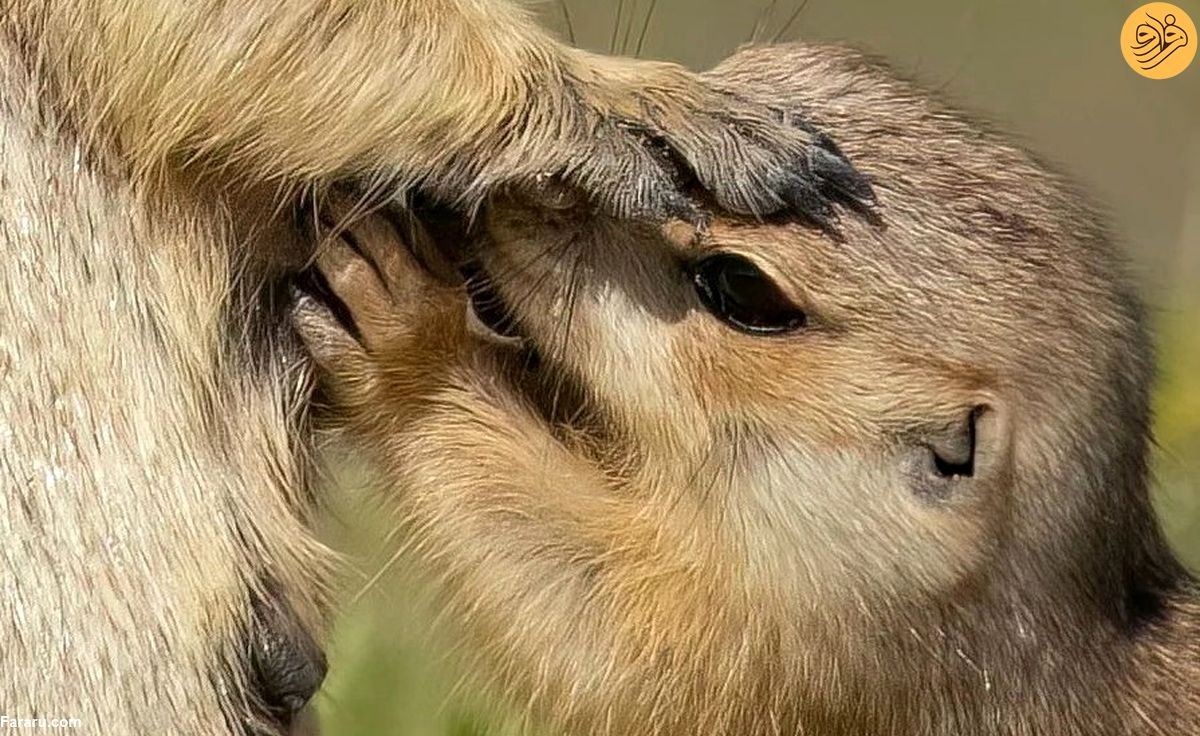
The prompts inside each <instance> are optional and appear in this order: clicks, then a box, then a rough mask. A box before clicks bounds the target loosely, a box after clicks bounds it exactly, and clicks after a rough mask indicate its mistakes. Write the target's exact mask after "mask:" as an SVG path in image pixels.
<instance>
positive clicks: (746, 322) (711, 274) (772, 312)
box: [692, 253, 805, 334]
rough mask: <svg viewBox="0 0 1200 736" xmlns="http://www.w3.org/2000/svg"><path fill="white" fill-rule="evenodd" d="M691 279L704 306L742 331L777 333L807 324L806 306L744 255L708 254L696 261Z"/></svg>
mask: <svg viewBox="0 0 1200 736" xmlns="http://www.w3.org/2000/svg"><path fill="white" fill-rule="evenodd" d="M692 280H693V282H694V283H695V286H696V294H697V295H698V296H699V297H700V302H701V303H702V304H703V305H704V308H705V309H707V310H708V311H709V312H711V313H712V314H713V315H714V316H715V317H717V318H718V319H720V320H721V321H722V322H724V323H725V324H727V325H729V326H731V327H733V328H735V329H738V330H741V331H742V332H749V333H754V334H775V333H781V332H790V331H792V330H796V329H799V328H801V327H803V326H804V323H805V316H804V312H803V310H801V309H800V307H798V306H796V305H795V304H794V303H792V301H791V300H790V299H788V298H787V295H785V294H784V293H783V292H782V291H781V290H780V289H779V287H778V286H776V285H775V282H774V281H772V280H771V279H770V278H769V277H768V276H767V275H766V274H764V273H763V272H762V271H760V270H759V269H758V267H757V266H755V265H754V264H753V263H751V262H750V261H748V260H746V259H745V258H743V257H741V256H736V255H732V254H728V253H721V254H718V255H713V256H708V257H707V258H704V259H702V260H700V261H698V262H696V263H695V264H693V266H692Z"/></svg>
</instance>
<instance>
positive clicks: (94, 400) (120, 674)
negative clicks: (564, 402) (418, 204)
mask: <svg viewBox="0 0 1200 736" xmlns="http://www.w3.org/2000/svg"><path fill="white" fill-rule="evenodd" d="M733 121H736V122H737V127H736V128H735V127H733V126H732V125H731V122H733ZM0 154H2V155H0V248H2V250H3V253H4V255H3V261H2V262H0V286H2V287H3V293H2V294H0V324H3V325H4V328H3V335H2V336H0V377H2V379H3V380H2V381H0V511H2V512H3V513H2V514H0V516H2V518H3V522H0V523H2V524H3V525H4V527H3V539H2V540H0V560H2V561H3V570H4V571H3V572H2V573H0V576H2V580H3V583H4V584H3V586H2V588H0V589H2V590H3V593H4V595H3V600H2V602H0V613H2V614H3V615H2V616H0V648H2V649H3V651H4V655H5V670H4V673H3V674H0V707H3V708H4V709H5V713H6V714H8V715H10V716H12V717H15V718H32V717H37V716H43V715H44V716H54V715H63V716H70V717H78V718H81V719H82V720H83V721H84V722H85V724H86V726H87V727H88V728H91V729H96V730H103V731H104V732H106V733H115V734H127V733H176V734H201V733H203V734H212V733H214V732H221V731H223V730H230V731H241V730H244V729H247V728H249V729H251V730H264V731H271V732H274V731H276V730H277V729H278V728H279V727H280V726H279V723H277V722H276V719H272V718H269V717H268V711H270V706H271V704H270V703H260V702H257V701H258V700H259V699H260V695H262V694H263V692H264V691H263V690H262V689H261V688H256V687H247V678H248V676H247V675H246V672H247V669H248V664H247V660H248V659H253V658H255V657H256V656H257V655H256V654H255V652H258V654H264V652H262V651H261V649H260V648H257V647H260V645H262V644H263V642H264V641H265V642H273V641H276V638H274V637H275V635H276V634H277V633H278V632H273V633H271V635H270V636H266V637H258V635H257V634H256V633H255V632H260V630H261V627H262V626H263V625H264V624H263V622H262V621H259V620H258V618H257V616H258V614H256V613H253V612H254V611H268V612H271V613H270V615H267V616H266V618H264V619H263V621H267V622H269V621H272V620H291V619H293V618H294V619H296V620H297V621H299V622H300V623H301V624H302V626H307V627H309V628H313V627H316V626H318V624H317V622H318V621H319V619H320V615H319V613H318V609H319V607H320V606H319V605H318V603H319V601H318V600H317V599H318V598H319V595H318V592H319V585H320V583H319V581H320V579H321V577H322V570H323V568H324V566H325V562H324V557H325V555H324V554H323V553H322V552H321V551H320V550H318V549H316V547H315V545H314V544H313V543H312V541H311V540H310V539H309V538H308V536H307V533H306V526H307V525H306V518H307V515H308V513H309V506H310V505H311V499H310V498H309V491H308V489H307V485H306V478H305V472H304V468H305V459H304V456H305V448H304V445H305V444H306V440H307V429H306V420H305V416H304V415H305V410H306V406H307V401H308V391H309V386H308V384H309V377H308V370H307V367H306V366H305V361H304V358H303V356H302V354H301V352H300V350H299V349H298V345H297V344H296V343H295V341H294V340H293V339H292V338H291V337H290V335H289V332H288V330H287V329H285V327H286V320H285V319H284V316H283V313H282V312H281V311H280V309H279V307H280V306H281V304H282V303H283V300H284V294H283V292H284V289H283V288H282V283H283V281H284V279H285V278H286V276H287V274H288V273H289V271H290V270H293V269H294V268H296V267H297V266H298V265H301V264H303V263H304V262H305V260H306V259H307V258H308V257H309V255H310V252H311V250H310V249H311V243H309V242H308V241H307V240H305V239H304V238H303V237H301V236H300V235H298V234H297V232H296V229H295V227H294V223H293V221H292V209H293V207H294V206H295V204H296V197H297V194H298V193H301V192H309V191H313V190H316V191H318V192H319V191H322V190H324V189H325V188H326V187H328V186H330V185H331V184H333V183H334V182H336V181H351V182H355V183H357V184H358V185H359V186H360V187H363V188H366V189H368V190H370V191H372V192H373V193H374V194H375V195H376V196H385V195H390V194H392V193H394V192H398V191H401V190H404V189H405V188H406V187H409V186H415V185H421V186H423V187H425V188H427V189H429V190H431V191H433V192H434V193H435V194H437V195H439V196H441V197H442V198H444V199H447V200H450V201H453V202H456V203H458V204H459V205H460V206H462V207H464V208H466V209H468V210H469V209H470V208H471V207H472V206H473V205H474V204H476V203H477V202H479V201H480V200H481V198H482V197H483V196H484V195H486V194H487V193H489V192H490V191H492V190H493V189H494V188H496V187H497V186H499V185H500V184H503V183H507V182H521V181H530V180H536V179H539V178H544V177H546V176H547V175H557V176H561V177H564V178H565V179H566V180H568V181H569V182H572V183H574V184H576V185H578V186H580V187H582V189H583V190H584V191H586V192H588V193H589V195H590V197H591V199H592V201H593V202H594V204H595V205H596V206H597V207H599V208H600V209H603V210H605V211H609V212H612V213H614V214H618V215H650V216H662V215H664V214H666V213H678V212H681V211H687V210H688V209H689V208H690V203H689V202H688V201H687V199H686V198H685V197H684V196H683V195H682V194H681V193H680V191H679V189H678V187H677V185H676V181H675V168H674V164H671V165H667V164H665V163H664V162H665V161H666V160H667V159H672V160H677V161H678V162H679V163H682V164H683V165H684V168H686V169H689V170H691V171H693V172H694V173H695V175H696V177H698V179H699V181H700V182H701V183H702V184H704V185H706V186H708V187H710V188H711V189H712V190H713V191H714V193H715V195H716V196H717V198H718V199H719V200H720V201H721V202H722V203H724V204H726V205H727V206H729V207H731V208H734V209H737V210H739V211H760V212H768V211H774V210H779V209H787V208H799V209H801V210H802V211H806V212H809V213H810V214H812V215H813V216H814V217H817V218H818V219H819V218H820V217H821V216H822V212H825V211H827V209H828V203H827V201H826V199H825V195H826V194H827V195H828V196H830V197H833V198H843V199H844V198H846V196H847V194H846V193H847V192H848V193H849V195H848V196H849V197H850V198H852V199H862V198H868V197H869V188H866V189H864V188H863V187H864V186H865V184H864V182H862V181H861V179H860V178H858V177H857V175H856V174H855V173H854V172H853V170H852V169H851V168H850V167H849V165H848V164H846V163H845V160H844V159H843V158H841V157H840V156H839V155H836V152H835V151H833V150H832V148H831V147H830V146H829V144H828V143H827V142H826V141H823V140H818V139H817V138H816V136H815V134H814V132H813V130H812V129H811V127H808V126H795V125H792V124H790V123H789V122H785V121H782V120H780V119H779V116H778V114H777V111H772V110H771V109H770V108H767V107H765V106H760V105H759V104H757V103H753V102H750V101H747V100H745V99H742V98H740V97H738V96H736V95H734V94H732V93H730V92H729V91H727V90H725V89H724V88H722V87H720V86H719V85H717V84H715V83H713V82H706V81H703V80H701V79H699V78H698V77H696V76H695V75H692V74H690V73H688V72H686V71H684V70H682V69H680V68H678V67H674V66H670V65H664V64H648V63H642V62H633V61H628V60H616V59H603V58H600V57H595V56H590V55H586V54H583V53H581V52H577V51H574V50H571V49H568V48H565V47H563V46H561V45H559V44H557V43H556V42H554V41H552V40H551V39H549V38H548V37H547V36H546V35H544V34H543V33H542V32H540V31H539V30H537V29H536V28H535V27H534V26H533V25H532V23H531V22H530V21H529V20H528V19H527V18H526V17H525V16H524V15H523V14H522V13H521V12H520V11H519V10H518V9H517V8H516V7H515V6H513V5H510V4H508V3H506V2H503V1H502V0H353V1H351V0H287V1H284V0H245V1H242V2H230V1H228V0H196V1H193V0H188V1H187V2H160V1H159V0H52V1H50V2H47V1H46V0H0ZM664 156H665V157H666V158H664ZM672 157H674V158H672ZM839 192H840V193H839ZM264 606H266V607H265V608H264ZM280 610H283V611H284V612H285V613H286V615H285V616H278V615H276V613H277V612H278V611H280ZM289 627H290V624H289ZM256 637H257V638H256ZM259 639H261V641H260V640H259ZM307 648H308V647H307V645H306V644H305V643H304V642H298V643H297V651H302V650H305V649H307ZM274 656H275V655H274V654H273V653H271V652H266V653H265V658H264V661H263V662H262V663H260V664H262V665H263V666H262V667H260V668H259V671H260V672H268V673H269V672H293V671H296V672H303V673H305V676H304V677H303V678H301V681H302V682H303V683H310V682H311V679H312V678H311V674H312V672H314V671H315V670H313V669H310V668H307V667H301V668H300V669H294V668H292V667H291V666H290V664H291V663H286V662H285V663H282V664H281V663H280V662H278V661H277V660H276V659H275V658H274ZM276 685H279V686H278V687H270V688H267V690H268V691H271V692H277V693H281V694H283V695H285V696H286V697H288V698H294V693H293V690H292V689H293V687H294V686H295V685H296V683H282V684H280V683H276ZM222 724H223V725H222Z"/></svg>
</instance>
